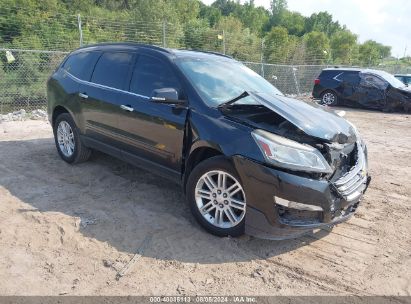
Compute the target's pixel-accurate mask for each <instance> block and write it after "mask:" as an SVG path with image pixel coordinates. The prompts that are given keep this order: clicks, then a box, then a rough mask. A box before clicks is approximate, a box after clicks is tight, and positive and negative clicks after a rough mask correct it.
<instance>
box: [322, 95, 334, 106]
mask: <svg viewBox="0 0 411 304" xmlns="http://www.w3.org/2000/svg"><path fill="white" fill-rule="evenodd" d="M322 101H323V103H324V104H326V105H332V104H334V102H335V95H334V94H333V93H331V92H327V93H325V94H324V95H323V99H322Z"/></svg>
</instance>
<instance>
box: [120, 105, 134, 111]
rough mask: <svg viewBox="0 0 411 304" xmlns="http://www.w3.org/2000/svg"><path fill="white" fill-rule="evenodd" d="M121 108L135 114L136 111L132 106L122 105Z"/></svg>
mask: <svg viewBox="0 0 411 304" xmlns="http://www.w3.org/2000/svg"><path fill="white" fill-rule="evenodd" d="M120 108H122V109H123V110H126V111H128V112H133V111H134V109H133V108H132V107H130V106H126V105H121V106H120Z"/></svg>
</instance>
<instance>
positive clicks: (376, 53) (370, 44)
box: [358, 40, 391, 66]
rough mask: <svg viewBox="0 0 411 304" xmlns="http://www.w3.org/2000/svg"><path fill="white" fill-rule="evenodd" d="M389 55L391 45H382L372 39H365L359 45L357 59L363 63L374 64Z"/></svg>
mask: <svg viewBox="0 0 411 304" xmlns="http://www.w3.org/2000/svg"><path fill="white" fill-rule="evenodd" d="M390 55H391V47H388V46H384V45H382V44H381V43H378V42H376V41H374V40H367V41H365V42H364V43H363V44H360V46H359V56H358V59H359V61H360V63H361V64H363V65H369V66H371V65H376V64H377V63H378V62H380V61H381V60H382V59H384V58H387V57H389V56H390Z"/></svg>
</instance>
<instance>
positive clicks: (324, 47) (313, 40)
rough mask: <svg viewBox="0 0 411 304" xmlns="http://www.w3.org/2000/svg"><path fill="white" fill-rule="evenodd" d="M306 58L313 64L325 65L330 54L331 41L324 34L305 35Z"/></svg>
mask: <svg viewBox="0 0 411 304" xmlns="http://www.w3.org/2000/svg"><path fill="white" fill-rule="evenodd" d="M304 42H305V46H306V53H307V55H306V57H307V58H310V59H311V60H312V62H313V63H319V64H323V63H325V62H326V61H327V59H328V55H329V52H330V40H329V39H328V37H327V35H326V34H324V33H322V32H310V33H307V34H305V35H304Z"/></svg>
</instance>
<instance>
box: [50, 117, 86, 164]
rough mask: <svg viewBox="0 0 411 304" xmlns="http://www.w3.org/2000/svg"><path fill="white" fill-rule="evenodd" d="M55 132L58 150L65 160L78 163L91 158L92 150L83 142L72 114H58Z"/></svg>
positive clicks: (54, 127)
mask: <svg viewBox="0 0 411 304" xmlns="http://www.w3.org/2000/svg"><path fill="white" fill-rule="evenodd" d="M53 133H54V142H55V144H56V148H57V152H58V153H59V155H60V157H61V158H62V159H63V160H64V161H65V162H67V163H69V164H77V163H81V162H84V161H87V160H88V159H89V158H90V155H91V150H90V149H89V148H87V147H86V146H85V145H84V144H83V143H82V142H81V140H80V133H79V131H78V129H77V127H76V124H75V123H74V120H73V118H71V116H70V114H68V113H62V114H60V115H59V116H57V118H56V121H55V123H54V126H53Z"/></svg>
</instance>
